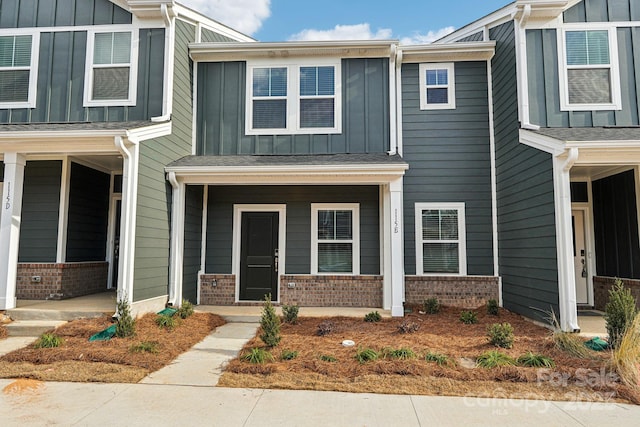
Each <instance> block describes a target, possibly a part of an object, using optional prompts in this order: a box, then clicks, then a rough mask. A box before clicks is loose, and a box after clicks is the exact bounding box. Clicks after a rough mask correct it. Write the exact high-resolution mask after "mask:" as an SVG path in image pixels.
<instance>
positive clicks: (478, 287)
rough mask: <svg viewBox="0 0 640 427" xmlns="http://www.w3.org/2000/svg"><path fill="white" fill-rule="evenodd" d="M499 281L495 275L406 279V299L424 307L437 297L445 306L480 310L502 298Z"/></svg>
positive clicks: (410, 277) (408, 277)
mask: <svg viewBox="0 0 640 427" xmlns="http://www.w3.org/2000/svg"><path fill="white" fill-rule="evenodd" d="M498 292H499V281H498V278H497V277H493V276H442V277H440V276H438V277H433V276H406V277H405V299H406V302H407V303H410V304H422V303H423V302H424V300H426V299H428V298H437V299H438V301H440V303H441V304H443V305H449V306H453V307H461V308H476V307H479V306H481V305H484V304H486V303H487V301H488V300H490V299H495V300H497V299H498V297H499V296H498Z"/></svg>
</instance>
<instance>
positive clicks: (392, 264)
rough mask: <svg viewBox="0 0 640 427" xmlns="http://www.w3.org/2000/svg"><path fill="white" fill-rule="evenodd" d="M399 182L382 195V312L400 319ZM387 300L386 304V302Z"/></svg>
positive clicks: (401, 248) (401, 233) (401, 236)
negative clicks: (387, 312) (389, 313)
mask: <svg viewBox="0 0 640 427" xmlns="http://www.w3.org/2000/svg"><path fill="white" fill-rule="evenodd" d="M402 191H403V180H402V178H398V179H396V180H394V181H392V182H391V183H389V184H388V185H386V186H385V192H384V193H385V194H384V204H383V205H384V292H383V295H384V297H385V300H384V308H385V309H387V310H388V309H391V315H392V316H394V317H402V316H404V305H403V303H404V231H403V229H404V227H403V223H404V220H403V209H402V204H403V192H402ZM389 299H390V300H389Z"/></svg>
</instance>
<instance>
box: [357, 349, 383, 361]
mask: <svg viewBox="0 0 640 427" xmlns="http://www.w3.org/2000/svg"><path fill="white" fill-rule="evenodd" d="M378 357H380V355H379V354H378V352H377V351H375V350H374V349H372V348H363V349H359V350H358V351H357V352H356V355H355V358H356V360H357V361H358V362H360V363H366V362H371V361H373V360H378Z"/></svg>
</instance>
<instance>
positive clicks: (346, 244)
mask: <svg viewBox="0 0 640 427" xmlns="http://www.w3.org/2000/svg"><path fill="white" fill-rule="evenodd" d="M311 215H312V218H311V273H312V274H323V273H325V274H360V262H359V260H360V230H359V228H360V225H359V205H358V204H357V203H355V204H349V203H338V204H323V203H313V204H312V205H311Z"/></svg>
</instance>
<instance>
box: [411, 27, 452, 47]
mask: <svg viewBox="0 0 640 427" xmlns="http://www.w3.org/2000/svg"><path fill="white" fill-rule="evenodd" d="M453 30H455V28H454V27H445V28H441V29H439V30H436V31H429V32H428V33H426V34H420V33H415V34H414V35H413V36H411V37H403V38H402V39H400V43H401V44H427V43H431V42H434V41H436V40H438V39H440V38H442V37H444V36H446V35H447V34H449V33H452V32H453Z"/></svg>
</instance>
